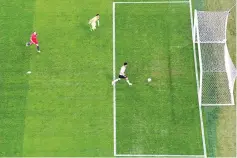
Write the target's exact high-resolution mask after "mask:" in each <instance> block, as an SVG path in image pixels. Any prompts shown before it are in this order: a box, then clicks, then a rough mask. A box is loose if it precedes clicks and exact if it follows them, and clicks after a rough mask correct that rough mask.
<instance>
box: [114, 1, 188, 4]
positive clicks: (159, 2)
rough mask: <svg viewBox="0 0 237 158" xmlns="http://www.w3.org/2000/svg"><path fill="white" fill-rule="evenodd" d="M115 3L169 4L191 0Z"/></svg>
mask: <svg viewBox="0 0 237 158" xmlns="http://www.w3.org/2000/svg"><path fill="white" fill-rule="evenodd" d="M113 3H115V4H145V3H147V4H152V3H157V4H167V3H178V4H179V3H189V1H153V2H113Z"/></svg>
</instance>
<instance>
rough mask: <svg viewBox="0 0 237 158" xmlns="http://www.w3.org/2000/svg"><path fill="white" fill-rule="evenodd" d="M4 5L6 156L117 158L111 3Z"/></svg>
mask: <svg viewBox="0 0 237 158" xmlns="http://www.w3.org/2000/svg"><path fill="white" fill-rule="evenodd" d="M1 3H2V4H3V5H2V6H3V7H2V8H3V9H1V14H2V15H5V16H6V18H4V19H3V20H4V22H1V29H0V30H1V32H2V34H3V37H1V38H2V40H1V48H2V50H4V51H1V56H2V57H4V58H2V59H4V61H3V64H2V66H1V72H2V74H4V75H3V77H2V78H3V79H2V80H3V81H4V82H1V85H2V87H3V88H1V90H2V91H4V93H2V94H1V97H2V98H3V99H2V102H1V113H3V114H4V115H1V122H4V123H3V124H1V126H2V128H1V131H0V132H1V136H0V142H1V143H0V144H1V145H0V153H1V156H112V141H113V139H111V138H112V129H113V128H112V127H113V126H112V87H111V85H110V84H108V83H110V81H111V79H112V77H111V67H112V53H111V51H112V49H111V48H112V44H111V42H112V41H111V36H112V35H111V29H112V28H111V13H112V11H111V1H103V2H99V1H93V0H90V1H86V2H83V3H82V2H80V1H77V0H71V1H47V0H37V1H29V2H27V1H15V2H12V3H9V2H8V1H3V2H2V1H1ZM55 4H57V5H55ZM16 8H18V9H17V10H16ZM98 8H99V9H98ZM97 12H99V13H100V14H101V17H102V18H101V28H99V29H98V30H97V31H96V32H90V31H89V27H88V25H87V23H88V19H89V18H91V17H93V16H94V15H95V14H96V13H97ZM16 13H19V15H17V17H15V16H16ZM12 17H15V18H14V19H11V18H12ZM33 30H36V31H37V32H38V33H39V43H40V47H41V51H42V52H41V54H37V52H36V49H35V47H34V46H31V47H27V48H26V47H25V42H26V41H28V40H29V35H30V33H31V32H32V31H33ZM12 37H13V38H12ZM3 41H4V42H6V43H4V42H3ZM29 70H30V71H32V74H30V75H28V76H27V75H26V72H27V71H29ZM3 101H4V102H3Z"/></svg>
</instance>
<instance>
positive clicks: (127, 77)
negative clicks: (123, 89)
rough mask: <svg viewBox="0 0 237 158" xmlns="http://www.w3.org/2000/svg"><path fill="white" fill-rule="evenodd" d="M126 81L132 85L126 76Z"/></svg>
mask: <svg viewBox="0 0 237 158" xmlns="http://www.w3.org/2000/svg"><path fill="white" fill-rule="evenodd" d="M125 80H126V82H127V83H128V85H129V86H131V85H132V83H130V82H129V80H128V77H126V78H125Z"/></svg>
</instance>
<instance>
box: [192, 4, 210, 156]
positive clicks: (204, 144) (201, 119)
mask: <svg viewBox="0 0 237 158" xmlns="http://www.w3.org/2000/svg"><path fill="white" fill-rule="evenodd" d="M189 9H190V20H191V30H192V36H193V37H192V39H194V38H195V35H194V33H193V32H194V30H193V26H194V25H193V9H192V1H191V0H189ZM193 53H194V62H195V73H196V83H197V95H198V94H199V81H198V69H197V61H196V48H195V43H194V41H193ZM198 104H199V105H198V108H199V115H200V124H201V133H202V144H203V154H204V156H205V158H207V148H206V141H205V132H204V125H203V115H202V106H201V103H200V102H199V99H198Z"/></svg>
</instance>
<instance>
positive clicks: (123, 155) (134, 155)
mask: <svg viewBox="0 0 237 158" xmlns="http://www.w3.org/2000/svg"><path fill="white" fill-rule="evenodd" d="M115 156H121V157H192V158H194V157H196V158H204V157H205V155H152V154H151V155H149V154H148V155H146V154H145V155H143V154H142V155H140V154H137V155H136V154H116V155H115Z"/></svg>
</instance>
